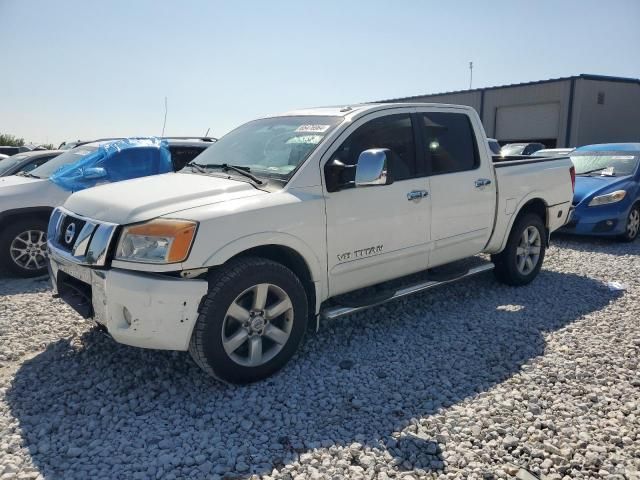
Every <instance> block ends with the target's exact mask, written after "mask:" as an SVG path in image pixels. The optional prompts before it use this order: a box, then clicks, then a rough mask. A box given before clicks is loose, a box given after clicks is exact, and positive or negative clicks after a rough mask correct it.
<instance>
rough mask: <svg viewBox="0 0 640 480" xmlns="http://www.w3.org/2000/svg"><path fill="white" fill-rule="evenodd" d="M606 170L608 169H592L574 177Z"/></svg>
mask: <svg viewBox="0 0 640 480" xmlns="http://www.w3.org/2000/svg"><path fill="white" fill-rule="evenodd" d="M607 168H609V167H602V168H594V169H593V170H587V171H586V172H580V173H576V175H589V174H590V173H596V172H600V171H602V170H606V169H607Z"/></svg>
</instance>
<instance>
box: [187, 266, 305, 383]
mask: <svg viewBox="0 0 640 480" xmlns="http://www.w3.org/2000/svg"><path fill="white" fill-rule="evenodd" d="M307 310H308V308H307V296H306V293H305V290H304V287H303V286H302V283H301V282H300V280H299V279H298V277H297V276H296V275H295V274H294V273H293V272H292V271H291V270H289V269H288V268H286V267H285V266H283V265H281V264H279V263H276V262H273V261H271V260H267V259H263V258H244V259H239V260H235V261H233V262H232V263H230V264H229V265H226V266H223V267H221V268H220V269H219V270H218V271H216V272H215V273H214V274H213V275H212V277H211V278H210V280H209V292H208V293H207V296H206V298H205V301H204V302H203V305H202V308H201V311H200V315H199V316H198V320H197V322H196V325H195V327H194V330H193V334H192V336H191V342H190V344H189V353H190V354H191V356H192V358H193V359H194V361H195V362H196V363H197V364H198V365H199V366H200V367H201V368H202V369H203V370H204V371H205V372H206V373H208V374H210V375H212V376H214V377H216V378H218V379H220V380H223V381H225V382H229V383H250V382H255V381H258V380H262V379H263V378H266V377H268V376H269V375H272V374H273V373H275V372H276V371H278V370H279V369H280V368H282V367H283V366H284V365H285V364H286V363H287V361H289V359H290V358H291V357H292V356H293V354H294V353H295V351H296V350H297V348H298V346H299V345H300V343H301V341H302V337H303V336H304V333H305V331H306V327H307V315H308V313H307Z"/></svg>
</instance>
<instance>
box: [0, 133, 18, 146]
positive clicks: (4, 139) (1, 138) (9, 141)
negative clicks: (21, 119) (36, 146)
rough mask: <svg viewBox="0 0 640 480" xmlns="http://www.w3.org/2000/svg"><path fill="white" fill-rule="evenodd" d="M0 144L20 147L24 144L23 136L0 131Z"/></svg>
mask: <svg viewBox="0 0 640 480" xmlns="http://www.w3.org/2000/svg"><path fill="white" fill-rule="evenodd" d="M0 145H6V146H9V147H21V146H23V145H24V138H18V137H16V136H15V135H10V134H8V133H0Z"/></svg>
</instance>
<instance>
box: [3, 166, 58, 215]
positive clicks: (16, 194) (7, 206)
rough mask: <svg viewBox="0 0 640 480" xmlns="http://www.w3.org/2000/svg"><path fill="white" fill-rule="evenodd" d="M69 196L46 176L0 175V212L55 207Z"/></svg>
mask: <svg viewBox="0 0 640 480" xmlns="http://www.w3.org/2000/svg"><path fill="white" fill-rule="evenodd" d="M68 196H69V193H68V192H65V191H64V190H62V189H60V188H58V187H57V186H56V185H55V184H53V183H51V182H50V181H49V179H46V178H31V177H23V176H17V175H11V176H8V177H0V213H2V212H6V211H7V210H15V209H21V208H33V207H57V206H58V205H62V203H63V202H64V201H65V199H66V198H67V197H68Z"/></svg>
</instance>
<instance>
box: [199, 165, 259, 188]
mask: <svg viewBox="0 0 640 480" xmlns="http://www.w3.org/2000/svg"><path fill="white" fill-rule="evenodd" d="M187 165H188V166H190V167H195V168H196V169H197V170H198V171H200V172H202V173H206V169H207V168H220V169H221V170H222V171H225V172H226V171H229V170H232V171H234V172H236V173H239V174H240V175H244V176H245V177H247V178H250V179H251V180H253V181H254V182H255V183H257V184H258V185H262V184H263V183H264V181H262V180H260V179H259V178H258V177H256V176H255V175H252V174H251V173H249V172H251V169H250V168H249V167H240V166H237V165H229V164H228V163H207V164H204V165H202V164H200V163H196V162H191V163H188V164H187Z"/></svg>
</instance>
